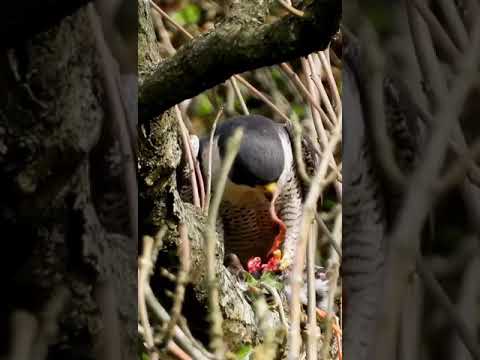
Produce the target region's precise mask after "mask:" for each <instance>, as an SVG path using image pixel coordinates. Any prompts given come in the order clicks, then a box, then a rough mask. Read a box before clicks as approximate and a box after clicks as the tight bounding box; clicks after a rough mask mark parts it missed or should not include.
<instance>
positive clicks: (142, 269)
mask: <svg viewBox="0 0 480 360" xmlns="http://www.w3.org/2000/svg"><path fill="white" fill-rule="evenodd" d="M153 243H154V240H153V238H152V237H151V236H144V237H143V254H142V257H141V258H140V259H139V268H138V313H139V318H140V324H141V325H142V327H143V330H144V332H145V336H144V338H145V342H146V345H147V350H148V352H149V353H150V356H151V358H152V359H155V360H158V354H157V353H156V352H155V349H154V347H155V344H154V341H153V331H152V327H151V326H150V320H149V318H148V310H147V304H146V302H145V290H146V287H147V286H148V282H149V277H150V273H151V271H152V270H153V263H152V251H153Z"/></svg>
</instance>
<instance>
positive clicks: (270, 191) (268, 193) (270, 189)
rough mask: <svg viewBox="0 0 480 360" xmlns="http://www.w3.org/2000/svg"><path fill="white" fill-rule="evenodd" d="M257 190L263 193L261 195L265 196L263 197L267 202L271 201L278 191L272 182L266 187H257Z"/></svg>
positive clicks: (275, 184)
mask: <svg viewBox="0 0 480 360" xmlns="http://www.w3.org/2000/svg"><path fill="white" fill-rule="evenodd" d="M259 188H260V190H262V191H263V193H264V194H265V197H266V198H267V199H268V201H272V200H273V197H274V195H275V193H276V192H277V190H278V185H277V183H276V182H272V183H270V184H267V185H262V186H259Z"/></svg>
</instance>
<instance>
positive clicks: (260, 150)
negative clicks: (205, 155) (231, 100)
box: [202, 115, 285, 187]
mask: <svg viewBox="0 0 480 360" xmlns="http://www.w3.org/2000/svg"><path fill="white" fill-rule="evenodd" d="M238 127H242V128H243V129H244V133H243V138H242V143H241V145H240V150H239V152H238V155H237V157H236V159H235V162H234V164H233V167H232V170H231V171H230V174H229V178H230V180H231V181H232V182H233V183H235V184H238V185H248V186H252V187H254V186H257V185H266V184H269V183H272V182H276V181H277V180H278V179H279V177H280V175H281V173H282V171H283V168H284V164H285V154H284V152H283V147H282V142H281V140H280V134H279V132H280V131H282V128H281V125H279V124H277V123H275V122H274V121H273V120H271V119H269V118H266V117H264V116H259V115H248V116H238V117H235V118H232V119H229V120H227V121H225V122H224V123H222V124H221V125H220V126H218V128H217V130H216V132H215V136H218V148H219V152H220V158H221V159H223V157H224V155H225V152H226V145H227V142H228V139H229V138H230V137H231V136H232V135H233V133H234V131H235V130H236V129H237V128H238ZM207 144H208V139H206V140H204V141H203V144H202V145H203V146H205V145H207Z"/></svg>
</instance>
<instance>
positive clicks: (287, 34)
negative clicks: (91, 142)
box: [138, 0, 342, 123]
mask: <svg viewBox="0 0 480 360" xmlns="http://www.w3.org/2000/svg"><path fill="white" fill-rule="evenodd" d="M341 11H342V4H341V2H340V1H338V0H316V1H314V2H312V4H311V5H309V6H308V7H307V8H306V9H305V16H303V17H298V16H294V15H288V16H285V17H284V18H282V19H280V20H278V21H276V22H275V23H272V24H266V25H258V22H253V23H245V22H238V21H228V22H225V23H224V24H222V25H221V26H220V27H218V28H217V29H215V30H214V31H212V32H210V33H208V34H206V35H204V36H202V37H199V38H198V39H195V40H193V41H191V42H189V43H187V44H186V45H185V46H183V48H181V49H180V50H179V51H178V52H177V54H176V55H175V56H173V57H171V58H169V59H167V60H165V61H163V62H162V63H161V64H160V65H159V67H158V69H157V70H156V71H155V72H154V73H153V75H152V76H151V77H150V78H148V79H147V80H146V81H145V82H144V84H143V85H142V87H141V88H140V97H139V103H138V106H139V120H140V122H141V123H145V122H147V121H149V120H151V119H152V118H153V117H155V116H157V115H160V114H161V113H162V112H164V111H165V110H167V109H169V108H170V107H172V106H173V105H175V104H177V103H179V102H181V101H182V100H185V99H188V98H191V97H193V96H195V95H197V94H198V93H200V92H202V91H204V90H207V89H209V88H211V87H212V86H214V85H216V84H219V83H222V82H223V81H225V80H227V79H228V78H229V77H230V76H232V75H234V74H238V73H242V72H244V71H248V70H252V69H256V68H260V67H263V66H270V65H273V64H279V63H282V62H285V61H290V60H292V59H295V58H298V57H301V56H305V55H308V54H310V53H312V52H314V51H318V50H322V49H324V48H325V47H326V46H327V45H328V43H329V41H330V39H331V37H332V36H333V35H334V34H335V32H336V31H337V29H338V27H339V21H340V16H341Z"/></svg>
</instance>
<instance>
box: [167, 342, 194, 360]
mask: <svg viewBox="0 0 480 360" xmlns="http://www.w3.org/2000/svg"><path fill="white" fill-rule="evenodd" d="M167 349H168V351H169V352H170V353H171V354H172V355H174V356H175V357H176V358H177V359H179V360H192V358H191V357H190V356H189V355H188V354H187V353H186V352H185V351H183V350H182V349H181V348H180V347H179V346H178V345H177V344H175V342H174V341H173V340H170V341H169V342H168V344H167Z"/></svg>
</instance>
